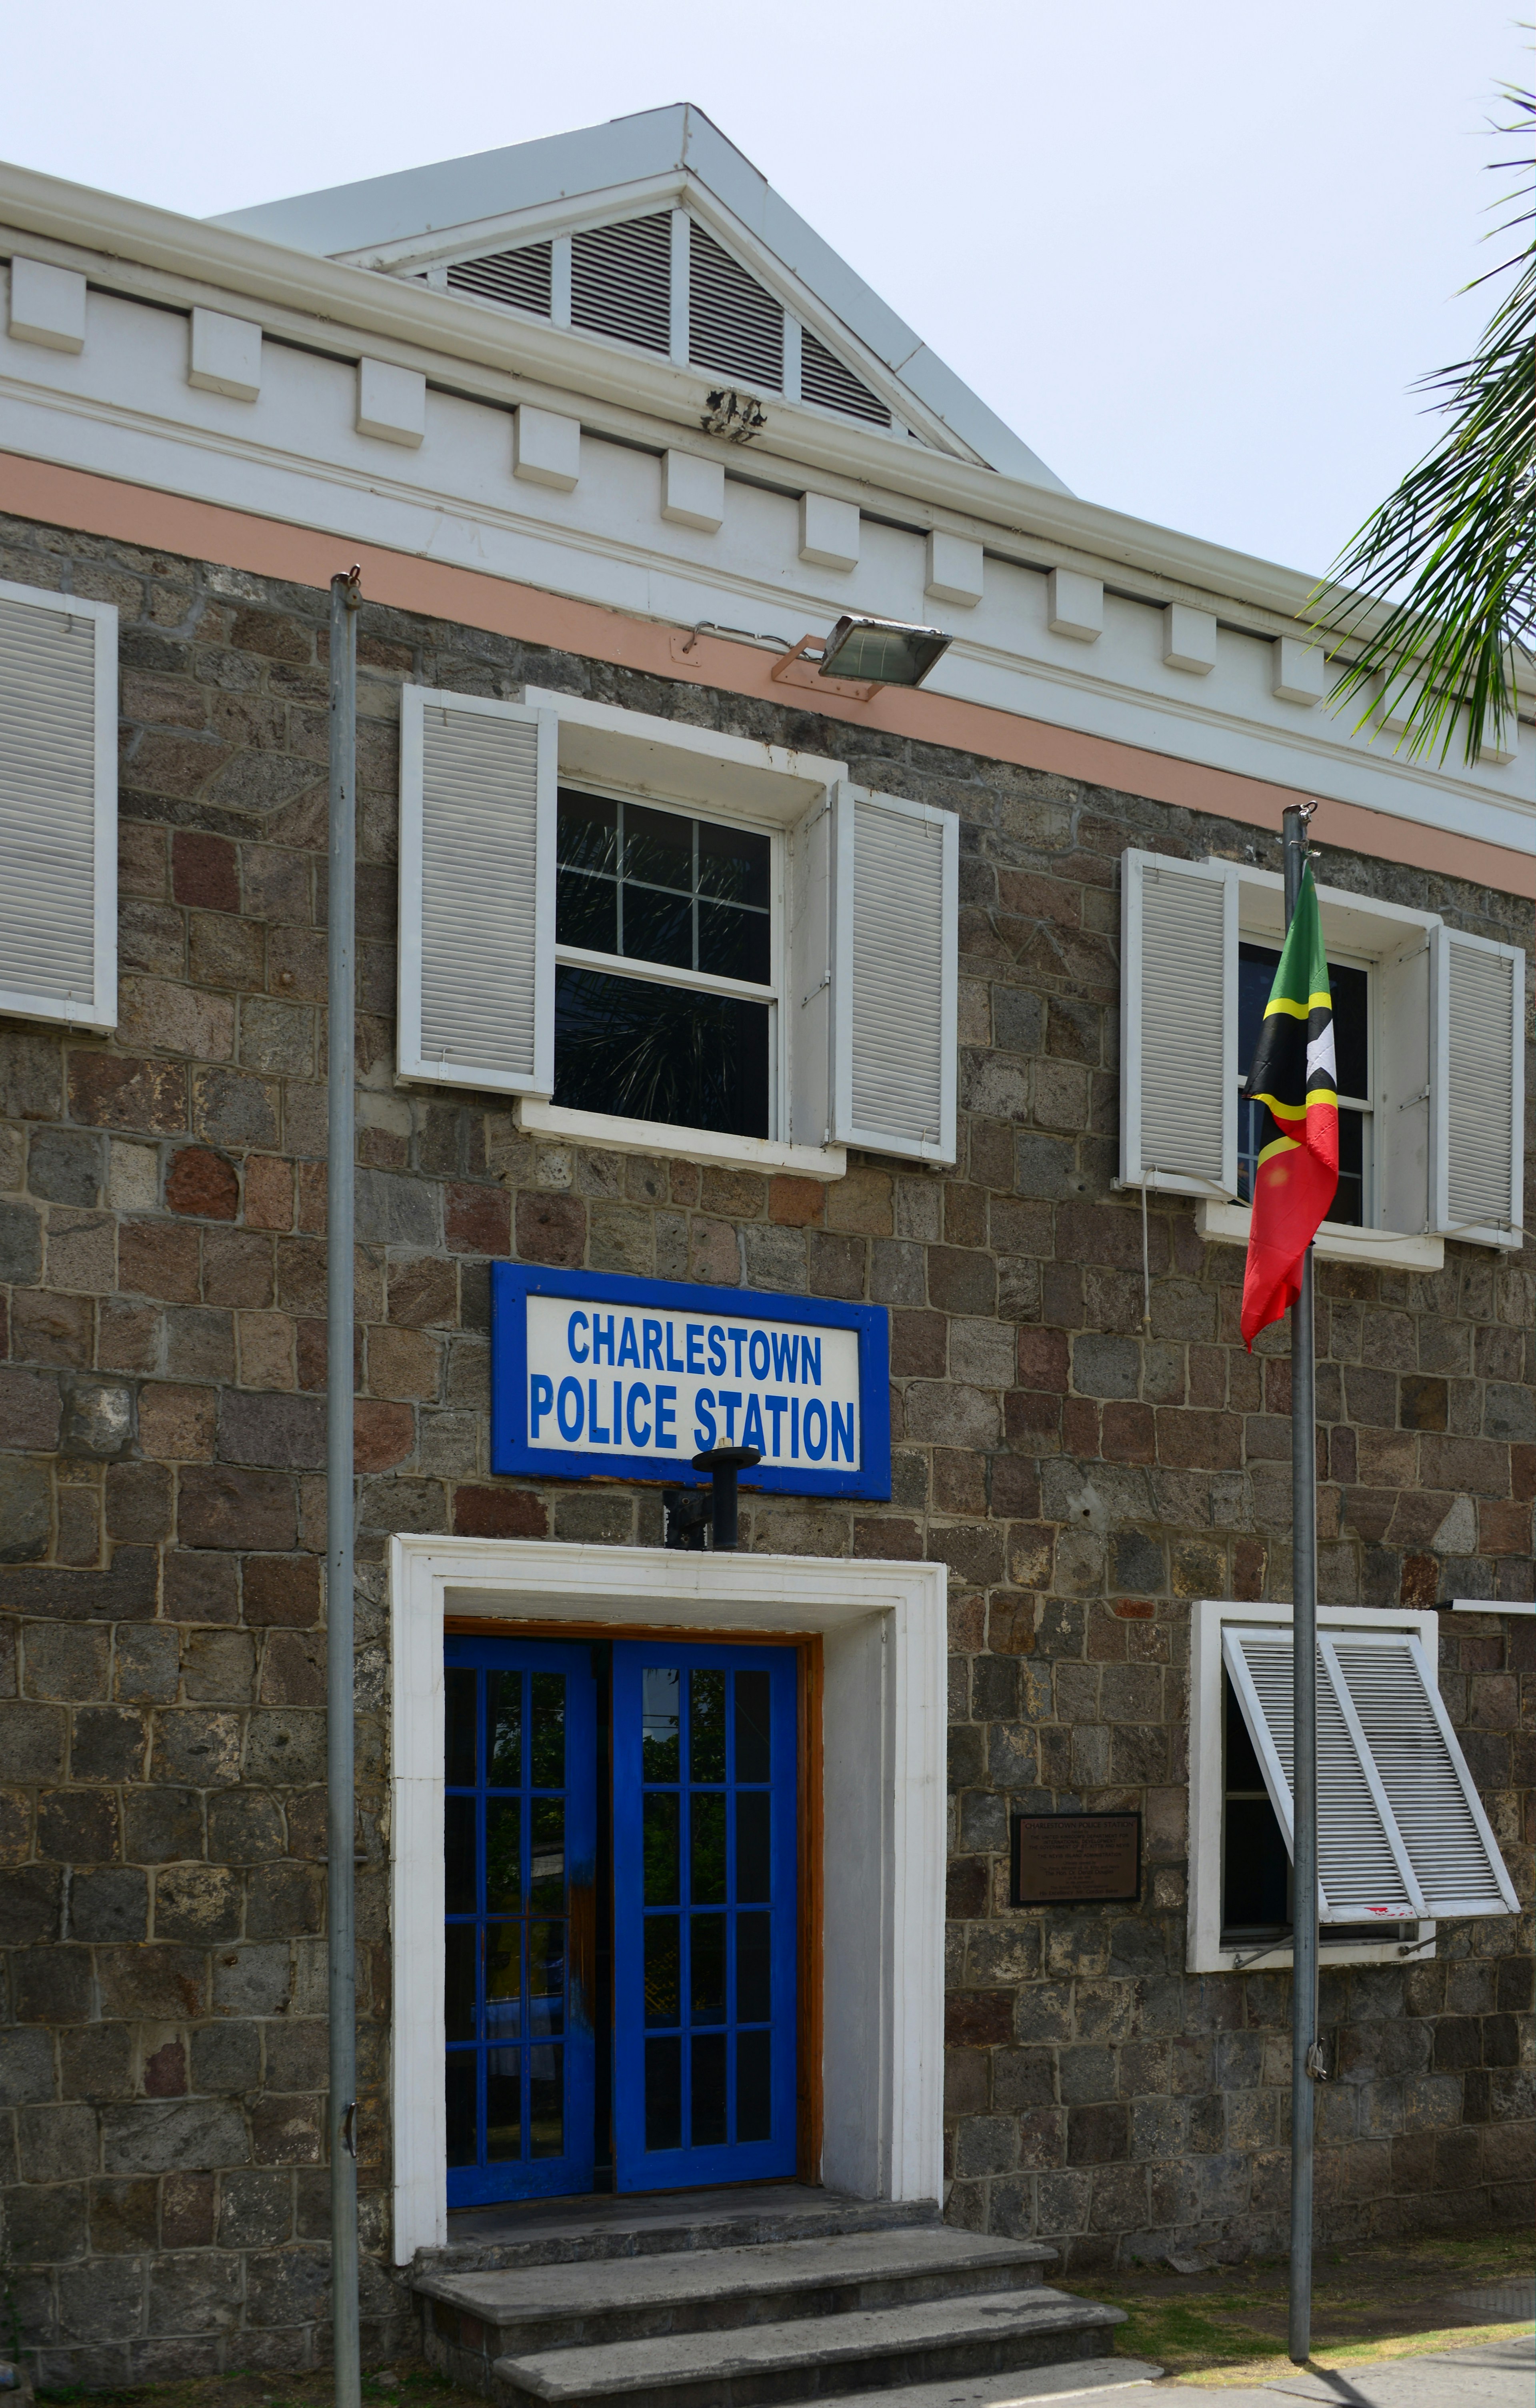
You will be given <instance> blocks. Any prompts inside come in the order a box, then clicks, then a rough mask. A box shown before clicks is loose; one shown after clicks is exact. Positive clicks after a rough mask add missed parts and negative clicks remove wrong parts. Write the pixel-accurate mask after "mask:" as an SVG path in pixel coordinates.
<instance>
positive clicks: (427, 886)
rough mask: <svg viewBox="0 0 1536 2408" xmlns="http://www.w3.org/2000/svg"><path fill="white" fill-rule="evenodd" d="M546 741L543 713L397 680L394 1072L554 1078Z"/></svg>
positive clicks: (477, 1083) (550, 729)
mask: <svg viewBox="0 0 1536 2408" xmlns="http://www.w3.org/2000/svg"><path fill="white" fill-rule="evenodd" d="M556 740H557V724H556V720H555V715H554V713H553V711H548V710H527V709H525V708H524V705H523V704H521V703H514V702H490V701H485V700H482V699H481V697H480V696H478V695H461V694H440V693H437V692H435V691H433V690H431V689H429V688H427V687H424V686H407V687H406V688H405V690H404V694H403V696H402V701H401V724H400V1039H399V1041H400V1072H401V1076H402V1077H404V1078H408V1079H432V1080H439V1081H442V1082H446V1083H447V1084H449V1085H451V1086H458V1087H493V1088H498V1089H500V1090H501V1091H502V1092H504V1093H506V1094H510V1095H532V1096H548V1095H549V1094H551V1093H552V1091H553V1086H554V841H555V836H554V820H555V757H556V753H555V748H556Z"/></svg>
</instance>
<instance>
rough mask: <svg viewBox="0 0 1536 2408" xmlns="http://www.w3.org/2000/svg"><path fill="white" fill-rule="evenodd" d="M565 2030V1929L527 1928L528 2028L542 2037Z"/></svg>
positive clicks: (551, 1926)
mask: <svg viewBox="0 0 1536 2408" xmlns="http://www.w3.org/2000/svg"><path fill="white" fill-rule="evenodd" d="M565 2028H566V1927H565V1925H564V1924H563V1923H530V1924H529V1926H528V2029H529V2031H530V2032H533V2033H535V2034H537V2035H538V2036H539V2037H541V2038H542V2037H544V2036H546V2035H548V2036H550V2037H554V2036H557V2035H558V2034H559V2033H561V2032H563V2031H564V2030H565Z"/></svg>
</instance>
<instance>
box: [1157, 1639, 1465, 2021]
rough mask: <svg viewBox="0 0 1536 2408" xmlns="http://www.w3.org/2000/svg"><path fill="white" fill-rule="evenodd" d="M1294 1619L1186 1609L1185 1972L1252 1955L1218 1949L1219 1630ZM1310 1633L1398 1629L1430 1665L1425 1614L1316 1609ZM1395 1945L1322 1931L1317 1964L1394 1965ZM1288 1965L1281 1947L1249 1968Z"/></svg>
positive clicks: (1426, 1932) (1232, 1964)
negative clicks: (1347, 1941) (1337, 1942)
mask: <svg viewBox="0 0 1536 2408" xmlns="http://www.w3.org/2000/svg"><path fill="white" fill-rule="evenodd" d="M1294 1619H1295V1609H1294V1607H1292V1606H1289V1605H1243V1604H1234V1603H1232V1602H1231V1601H1230V1600H1229V1599H1227V1598H1199V1599H1197V1601H1196V1603H1195V1604H1194V1605H1193V1607H1192V1608H1191V1610H1190V1617H1189V1840H1188V1850H1189V1854H1188V1862H1189V1906H1188V1921H1187V1925H1186V1958H1185V1962H1186V1967H1187V1970H1188V1971H1190V1972H1191V1973H1230V1972H1234V1971H1240V1970H1242V1969H1241V1968H1240V1967H1239V1965H1238V1959H1239V1957H1252V1956H1253V1951H1252V1950H1251V1949H1247V1948H1224V1947H1223V1946H1222V1944H1221V1817H1222V1727H1221V1675H1222V1632H1223V1630H1224V1629H1230V1628H1233V1627H1239V1626H1242V1625H1246V1626H1248V1627H1254V1626H1255V1625H1257V1626H1258V1627H1269V1628H1270V1629H1275V1628H1279V1629H1288V1628H1289V1627H1290V1626H1291V1623H1292V1622H1293V1621H1294ZM1317 1627H1318V1629H1319V1631H1320V1632H1321V1631H1328V1630H1365V1631H1370V1632H1373V1633H1375V1634H1376V1635H1377V1636H1378V1637H1379V1636H1382V1635H1384V1634H1386V1633H1391V1632H1402V1631H1406V1632H1407V1633H1408V1634H1409V1636H1410V1637H1412V1638H1414V1639H1416V1640H1417V1641H1419V1642H1420V1644H1421V1645H1422V1646H1423V1647H1424V1648H1425V1650H1426V1653H1427V1654H1428V1659H1429V1661H1430V1663H1431V1664H1432V1663H1433V1661H1434V1647H1435V1641H1436V1634H1437V1632H1438V1629H1439V1623H1438V1619H1437V1617H1436V1615H1435V1613H1434V1612H1433V1611H1432V1610H1431V1611H1428V1612H1425V1613H1407V1612H1402V1611H1400V1610H1385V1609H1383V1608H1381V1607H1373V1606H1354V1605H1320V1606H1319V1607H1318V1609H1317ZM1408 1919H1409V1918H1407V1917H1404V1920H1405V1921H1406V1920H1408ZM1436 1929H1437V1926H1436V1925H1434V1924H1433V1923H1430V1922H1428V1921H1426V1920H1423V1919H1421V1920H1420V1921H1419V1924H1418V1933H1419V1937H1418V1942H1417V1943H1416V1944H1415V1945H1414V1947H1413V1949H1412V1951H1411V1954H1412V1955H1413V1956H1414V1957H1418V1956H1420V1955H1425V1954H1428V1953H1429V1952H1430V1951H1431V1949H1432V1947H1433V1943H1434V1938H1435V1933H1436ZM1401 1944H1402V1943H1400V1942H1398V1941H1395V1940H1391V1941H1381V1942H1368V1941H1362V1942H1358V1943H1357V1944H1356V1945H1352V1946H1349V1947H1337V1946H1333V1945H1330V1944H1329V1942H1328V1936H1327V1927H1326V1926H1325V1927H1324V1928H1323V1957H1322V1962H1323V1964H1324V1966H1325V1968H1326V1967H1328V1966H1331V1965H1396V1964H1398V1963H1400V1961H1401V1959H1400V1956H1399V1949H1400V1946H1401ZM1290 1961H1291V1952H1290V1949H1289V1948H1288V1947H1282V1948H1275V1949H1272V1950H1269V1951H1267V1952H1266V1953H1265V1954H1264V1955H1263V1956H1262V1957H1256V1958H1255V1959H1254V1962H1255V1967H1256V1970H1262V1971H1264V1972H1267V1973H1273V1972H1279V1971H1283V1970H1284V1968H1285V1967H1286V1966H1288V1965H1289V1963H1290Z"/></svg>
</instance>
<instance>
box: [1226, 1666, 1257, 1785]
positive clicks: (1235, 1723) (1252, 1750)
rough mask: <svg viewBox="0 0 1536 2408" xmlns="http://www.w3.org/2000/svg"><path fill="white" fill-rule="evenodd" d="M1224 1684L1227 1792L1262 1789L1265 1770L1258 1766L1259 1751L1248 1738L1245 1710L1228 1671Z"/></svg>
mask: <svg viewBox="0 0 1536 2408" xmlns="http://www.w3.org/2000/svg"><path fill="white" fill-rule="evenodd" d="M1221 1684H1222V1688H1223V1690H1224V1692H1225V1694H1226V1699H1227V1774H1226V1786H1227V1788H1228V1789H1245V1790H1262V1789H1263V1787H1264V1768H1263V1766H1262V1765H1261V1764H1260V1763H1259V1760H1258V1752H1257V1750H1256V1747H1255V1746H1254V1742H1253V1741H1252V1739H1251V1738H1250V1737H1249V1735H1248V1726H1247V1724H1246V1723H1245V1722H1244V1721H1243V1718H1242V1707H1241V1706H1240V1705H1239V1703H1238V1695H1237V1691H1236V1690H1235V1689H1234V1688H1233V1686H1232V1684H1231V1682H1230V1680H1229V1679H1228V1678H1227V1674H1226V1673H1225V1672H1223V1674H1222V1676H1221Z"/></svg>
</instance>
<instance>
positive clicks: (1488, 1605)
mask: <svg viewBox="0 0 1536 2408" xmlns="http://www.w3.org/2000/svg"><path fill="white" fill-rule="evenodd" d="M1441 1611H1442V1612H1443V1613H1536V1599H1530V1598H1508V1597H1453V1598H1452V1599H1451V1601H1450V1604H1449V1605H1448V1606H1444V1607H1442V1609H1441Z"/></svg>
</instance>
